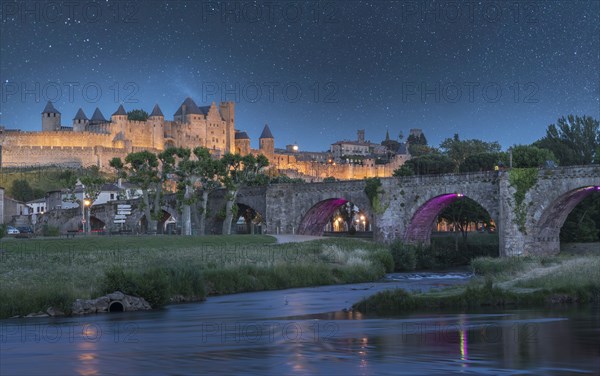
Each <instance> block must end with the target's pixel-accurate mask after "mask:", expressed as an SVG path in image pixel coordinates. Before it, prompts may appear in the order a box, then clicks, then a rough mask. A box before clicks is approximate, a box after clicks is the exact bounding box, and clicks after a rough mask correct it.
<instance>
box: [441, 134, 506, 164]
mask: <svg viewBox="0 0 600 376" xmlns="http://www.w3.org/2000/svg"><path fill="white" fill-rule="evenodd" d="M440 149H442V152H443V153H444V154H445V155H447V156H448V157H450V158H451V159H452V160H453V161H454V164H455V171H459V170H460V165H461V164H462V163H463V162H464V161H465V160H466V159H467V158H468V157H469V156H471V155H476V154H482V153H498V152H500V144H499V143H497V142H486V141H481V140H476V139H472V140H461V139H460V137H459V136H458V133H455V134H454V137H453V138H447V139H445V140H444V141H442V143H441V144H440Z"/></svg>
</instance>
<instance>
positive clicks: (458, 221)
mask: <svg viewBox="0 0 600 376" xmlns="http://www.w3.org/2000/svg"><path fill="white" fill-rule="evenodd" d="M438 219H445V220H446V221H448V222H449V223H450V224H452V225H454V228H455V229H458V230H459V231H460V233H461V235H462V239H463V240H466V239H467V235H468V228H469V224H471V223H480V222H483V224H484V225H485V226H486V227H488V228H489V227H490V226H491V217H490V215H489V213H488V212H487V211H486V210H485V209H484V208H483V207H482V206H481V205H479V204H478V203H477V202H475V201H473V200H471V199H470V198H468V197H460V198H459V199H458V200H456V201H454V202H453V203H451V204H450V205H448V206H447V207H446V208H445V209H444V210H442V212H441V213H440V214H439V215H438ZM454 246H455V249H456V251H458V237H456V238H455V243H454Z"/></svg>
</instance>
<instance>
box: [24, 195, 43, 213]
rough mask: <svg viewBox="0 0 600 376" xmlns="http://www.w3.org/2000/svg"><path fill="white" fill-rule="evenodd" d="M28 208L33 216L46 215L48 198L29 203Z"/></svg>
mask: <svg viewBox="0 0 600 376" xmlns="http://www.w3.org/2000/svg"><path fill="white" fill-rule="evenodd" d="M26 204H27V206H28V207H29V211H30V213H31V214H33V213H35V214H44V212H45V211H46V198H45V197H42V198H38V199H35V200H31V201H28V202H27V203H26Z"/></svg>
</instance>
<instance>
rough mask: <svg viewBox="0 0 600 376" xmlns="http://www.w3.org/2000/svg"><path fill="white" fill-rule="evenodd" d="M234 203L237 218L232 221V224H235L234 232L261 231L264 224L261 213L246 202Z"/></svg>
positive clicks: (252, 232) (253, 232)
mask: <svg viewBox="0 0 600 376" xmlns="http://www.w3.org/2000/svg"><path fill="white" fill-rule="evenodd" d="M236 205H237V218H234V223H233V226H235V233H238V234H256V233H262V227H263V226H264V224H265V219H264V216H263V213H261V212H259V211H258V210H256V209H255V208H253V207H251V206H248V205H246V204H242V203H236Z"/></svg>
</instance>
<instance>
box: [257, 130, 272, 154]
mask: <svg viewBox="0 0 600 376" xmlns="http://www.w3.org/2000/svg"><path fill="white" fill-rule="evenodd" d="M258 142H259V151H260V152H261V153H262V154H263V155H264V156H265V157H267V158H268V159H269V160H272V159H273V156H274V155H275V138H274V137H273V134H272V133H271V130H270V129H269V125H268V124H265V127H264V128H263V131H262V133H261V135H260V137H259V139H258Z"/></svg>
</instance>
